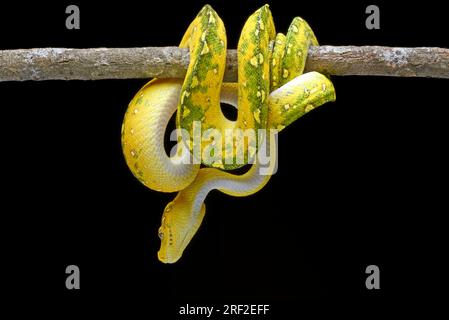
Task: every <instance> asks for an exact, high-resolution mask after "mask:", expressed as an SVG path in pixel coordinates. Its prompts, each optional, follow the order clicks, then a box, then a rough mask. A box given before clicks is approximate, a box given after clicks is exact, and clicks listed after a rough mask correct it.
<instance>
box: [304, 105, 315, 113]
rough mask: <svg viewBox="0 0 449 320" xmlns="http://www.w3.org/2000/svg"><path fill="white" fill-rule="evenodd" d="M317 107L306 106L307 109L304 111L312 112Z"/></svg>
mask: <svg viewBox="0 0 449 320" xmlns="http://www.w3.org/2000/svg"><path fill="white" fill-rule="evenodd" d="M314 108H315V107H314V106H313V105H311V104H308V105H307V106H306V108H305V109H304V112H306V113H307V112H309V111H310V110H313V109H314Z"/></svg>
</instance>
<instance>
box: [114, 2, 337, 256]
mask: <svg viewBox="0 0 449 320" xmlns="http://www.w3.org/2000/svg"><path fill="white" fill-rule="evenodd" d="M311 45H318V43H317V40H316V38H315V35H314V34H313V31H312V30H311V28H310V27H309V25H308V24H307V22H306V21H305V20H303V19H301V18H299V17H296V18H295V19H293V21H292V23H291V25H290V27H289V29H288V32H287V33H286V34H285V35H284V34H282V33H278V34H276V32H275V27H274V22H273V18H272V15H271V12H270V9H269V7H268V5H265V6H263V7H261V8H260V9H259V10H257V11H256V12H254V13H253V14H252V15H251V16H250V17H249V18H248V19H247V21H246V22H245V25H244V27H243V29H242V32H241V35H240V39H239V42H238V48H237V53H238V82H237V83H223V75H224V72H225V67H226V47H227V46H226V31H225V27H224V24H223V22H222V20H221V19H220V17H219V16H218V15H217V13H216V12H215V11H214V10H213V9H212V7H211V6H209V5H206V6H204V7H203V8H202V9H201V11H200V12H199V13H198V15H197V16H196V18H195V19H194V20H193V22H192V23H191V24H190V26H189V27H188V29H187V31H186V33H185V34H184V37H183V38H182V40H181V43H180V45H179V46H180V47H181V48H188V49H189V51H190V62H189V66H188V70H187V73H186V76H185V78H184V79H153V80H151V81H150V82H148V83H147V84H146V85H145V86H144V87H143V88H142V89H140V91H139V92H138V93H137V94H136V95H135V97H134V98H133V99H132V101H131V102H130V103H129V106H128V109H127V111H126V114H125V117H124V120H123V125H122V136H121V139H122V149H123V153H124V156H125V159H126V163H127V165H128V167H129V169H130V170H131V172H132V173H133V175H134V176H135V177H136V178H137V179H138V180H139V181H140V182H142V183H143V184H144V185H145V186H146V187H148V188H150V189H153V190H156V191H160V192H176V191H178V194H177V196H176V197H175V199H174V200H173V201H172V202H170V203H169V204H168V205H167V206H166V208H165V210H164V213H163V215H162V223H161V226H160V228H159V232H158V233H159V237H160V239H161V247H160V250H159V252H158V258H159V260H160V261H162V262H164V263H174V262H176V261H178V259H179V258H180V257H181V256H182V253H183V252H184V249H185V248H186V246H187V245H188V243H189V242H190V240H191V239H192V237H193V236H194V234H195V233H196V231H197V230H198V228H199V226H200V225H201V222H202V220H203V217H204V214H205V211H206V207H205V204H204V200H205V198H206V196H207V194H208V192H209V191H211V190H213V189H218V190H220V191H221V192H223V193H226V194H228V195H232V196H247V195H251V194H253V193H255V192H257V191H259V190H260V189H261V188H262V187H263V186H264V185H265V184H266V183H267V182H268V180H269V179H270V174H261V162H260V161H259V160H258V157H257V154H258V153H259V150H261V149H262V147H264V148H265V147H267V146H268V147H270V148H271V147H272V145H273V143H272V142H274V141H275V139H270V138H269V137H270V136H271V135H268V137H267V136H265V138H264V137H263V136H259V135H258V134H254V135H252V136H251V135H250V136H245V135H244V134H242V132H243V133H245V132H248V130H250V131H251V130H253V131H254V132H256V133H257V132H258V131H261V130H271V131H273V132H275V133H277V132H279V131H281V130H282V129H284V128H285V127H286V126H288V125H289V124H291V123H292V122H294V121H295V120H296V119H298V118H299V117H301V116H302V115H303V114H305V113H307V112H308V111H310V110H312V109H314V108H316V107H317V106H320V105H322V104H324V103H326V102H329V101H334V100H335V91H334V87H333V85H332V82H331V81H330V80H329V79H328V77H327V76H325V75H322V74H320V73H318V72H308V73H305V74H303V70H304V65H305V61H306V58H307V52H308V48H309V46H311ZM223 102H224V103H228V104H231V105H233V106H235V107H237V120H235V121H231V120H228V119H227V118H226V117H225V116H224V114H223V112H222V110H221V105H220V103H223ZM175 112H176V127H177V130H176V133H175V134H174V135H173V136H172V138H174V139H175V140H176V141H177V145H176V148H175V149H174V152H171V154H170V155H167V152H166V150H165V146H164V134H165V131H166V128H167V125H168V122H169V120H170V118H171V117H172V116H173V114H174V113H175ZM271 131H270V132H271ZM198 132H200V133H201V134H200V136H199V139H200V140H199V141H200V143H199V145H198V143H195V141H198V140H195V137H198ZM214 134H215V135H214ZM217 134H218V135H222V136H226V137H227V135H229V134H230V135H231V140H226V139H225V142H224V143H223V141H222V140H220V139H218V138H219V137H218V138H217ZM232 135H234V136H232ZM251 137H252V139H250V138H251ZM229 141H231V142H229ZM198 150H199V152H198ZM242 150H243V151H244V153H243V158H242V157H241V155H242V153H241V151H242ZM276 150H277V149H276ZM239 152H240V153H239ZM276 152H277V151H276ZM276 152H272V151H271V149H270V157H271V159H272V160H273V161H276ZM237 155H240V157H237ZM195 160H196V161H195ZM248 163H251V166H250V168H249V170H248V171H247V172H246V173H244V174H240V175H237V174H233V173H231V172H227V171H229V170H232V169H236V168H239V167H242V166H244V165H246V164H248Z"/></svg>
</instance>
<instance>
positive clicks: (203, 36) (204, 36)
mask: <svg viewBox="0 0 449 320" xmlns="http://www.w3.org/2000/svg"><path fill="white" fill-rule="evenodd" d="M206 35H207V33H206V31H204V32H203V33H202V34H201V41H206Z"/></svg>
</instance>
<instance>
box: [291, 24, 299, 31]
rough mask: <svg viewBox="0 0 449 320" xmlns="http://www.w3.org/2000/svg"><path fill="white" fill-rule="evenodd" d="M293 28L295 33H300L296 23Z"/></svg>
mask: <svg viewBox="0 0 449 320" xmlns="http://www.w3.org/2000/svg"><path fill="white" fill-rule="evenodd" d="M292 30H293V32H294V33H298V31H299V30H298V27H297V26H295V25H292Z"/></svg>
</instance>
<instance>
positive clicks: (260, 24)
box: [259, 20, 265, 30]
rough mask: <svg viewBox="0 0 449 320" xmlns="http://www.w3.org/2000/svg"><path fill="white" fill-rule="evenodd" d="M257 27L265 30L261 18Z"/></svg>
mask: <svg viewBox="0 0 449 320" xmlns="http://www.w3.org/2000/svg"><path fill="white" fill-rule="evenodd" d="M259 28H260V30H265V25H264V24H263V21H262V20H259Z"/></svg>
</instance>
